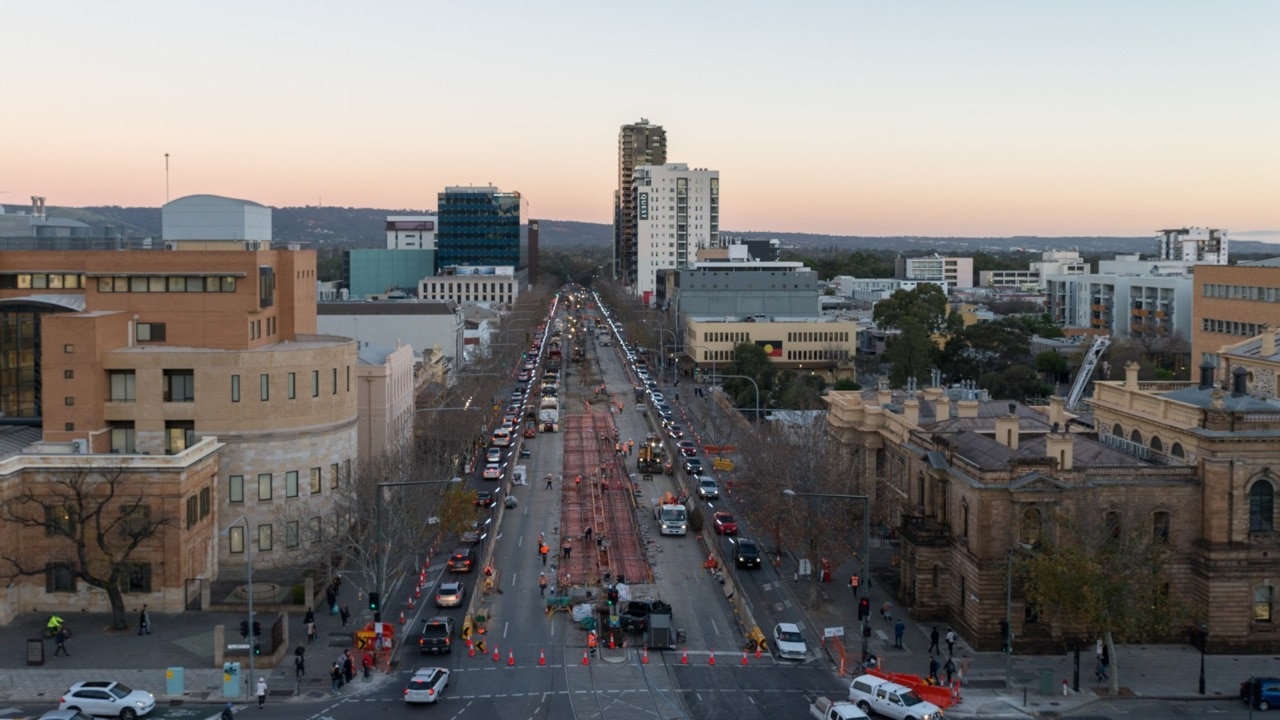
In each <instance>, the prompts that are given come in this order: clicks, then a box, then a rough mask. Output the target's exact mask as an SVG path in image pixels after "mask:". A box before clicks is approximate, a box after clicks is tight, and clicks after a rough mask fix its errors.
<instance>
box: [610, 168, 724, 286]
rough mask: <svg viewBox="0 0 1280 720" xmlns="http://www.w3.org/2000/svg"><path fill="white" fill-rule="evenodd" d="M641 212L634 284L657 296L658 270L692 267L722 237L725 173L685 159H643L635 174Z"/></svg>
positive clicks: (638, 211)
mask: <svg viewBox="0 0 1280 720" xmlns="http://www.w3.org/2000/svg"><path fill="white" fill-rule="evenodd" d="M631 192H632V193H633V194H634V195H635V198H634V202H635V215H636V223H635V224H636V240H635V244H636V258H637V265H636V279H635V282H634V285H633V286H634V288H635V292H636V294H637V295H639V296H640V297H641V298H642V299H643V300H644V301H645V302H646V303H649V302H652V300H653V294H654V291H655V289H656V287H657V273H658V270H663V269H674V268H681V269H683V268H687V267H689V265H690V263H691V262H692V261H693V260H694V259H696V253H697V251H698V250H699V249H702V248H709V247H713V246H716V245H718V244H719V242H720V173H719V172H717V171H715V170H707V169H705V168H694V169H690V168H689V166H688V165H686V164H684V163H667V164H665V165H643V166H640V167H637V168H636V170H635V173H634V175H633V177H632V184H631Z"/></svg>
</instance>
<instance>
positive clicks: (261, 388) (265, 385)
mask: <svg viewBox="0 0 1280 720" xmlns="http://www.w3.org/2000/svg"><path fill="white" fill-rule="evenodd" d="M258 398H259V399H260V400H262V401H263V402H266V401H268V400H270V399H271V376H270V375H268V374H267V373H262V374H261V375H259V376H258Z"/></svg>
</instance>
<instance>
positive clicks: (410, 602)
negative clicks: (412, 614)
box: [409, 598, 413, 610]
mask: <svg viewBox="0 0 1280 720" xmlns="http://www.w3.org/2000/svg"><path fill="white" fill-rule="evenodd" d="M409 609H410V610H412V609H413V598H409Z"/></svg>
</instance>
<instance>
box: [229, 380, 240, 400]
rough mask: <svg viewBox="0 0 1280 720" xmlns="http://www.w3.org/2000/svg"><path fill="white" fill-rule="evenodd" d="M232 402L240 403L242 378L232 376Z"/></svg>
mask: <svg viewBox="0 0 1280 720" xmlns="http://www.w3.org/2000/svg"><path fill="white" fill-rule="evenodd" d="M231 402H233V403H237V402H240V376H239V375H232V376H231Z"/></svg>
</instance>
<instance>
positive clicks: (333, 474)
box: [329, 463, 338, 490]
mask: <svg viewBox="0 0 1280 720" xmlns="http://www.w3.org/2000/svg"><path fill="white" fill-rule="evenodd" d="M336 487H338V463H333V464H332V465H330V466H329V489H330V490H332V489H334V488H336Z"/></svg>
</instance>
